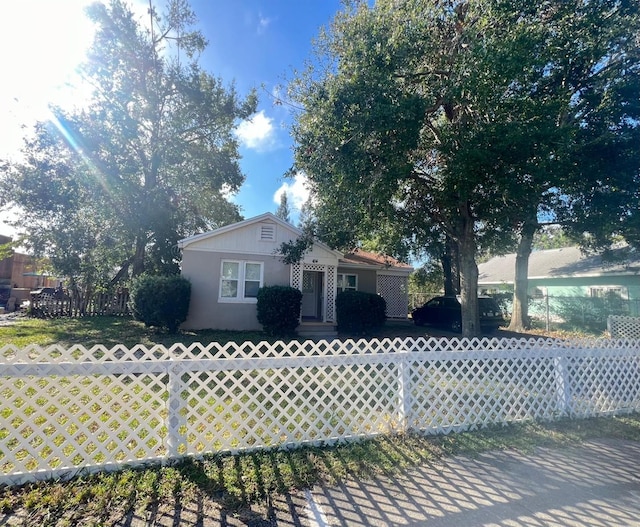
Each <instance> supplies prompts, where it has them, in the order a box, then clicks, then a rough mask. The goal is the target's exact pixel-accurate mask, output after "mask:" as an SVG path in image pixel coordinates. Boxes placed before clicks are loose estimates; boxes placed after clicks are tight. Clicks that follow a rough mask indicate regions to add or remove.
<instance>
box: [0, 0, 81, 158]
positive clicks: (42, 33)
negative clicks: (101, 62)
mask: <svg viewBox="0 0 640 527" xmlns="http://www.w3.org/2000/svg"><path fill="white" fill-rule="evenodd" d="M89 3H90V0H20V1H13V0H5V1H2V2H0V20H2V21H3V22H4V23H3V30H2V31H1V32H0V46H1V49H2V52H1V53H0V71H2V72H3V80H2V83H0V157H13V156H14V155H15V152H16V151H17V150H18V149H19V148H20V146H21V144H22V137H23V135H24V134H25V132H26V131H27V129H28V127H29V126H30V125H31V124H33V122H34V121H36V120H38V119H45V118H47V115H48V112H47V108H48V105H49V104H57V105H60V106H63V107H68V106H71V105H73V104H77V103H78V102H80V100H81V98H82V90H81V89H80V88H79V87H78V82H77V81H78V79H77V76H76V75H75V68H76V67H77V66H78V64H79V63H80V62H82V60H83V58H84V56H85V52H86V50H87V48H88V46H89V44H90V43H91V38H92V35H93V26H92V24H91V23H90V21H89V20H88V19H87V18H86V16H85V13H84V8H85V7H86V6H87V5H88V4H89Z"/></svg>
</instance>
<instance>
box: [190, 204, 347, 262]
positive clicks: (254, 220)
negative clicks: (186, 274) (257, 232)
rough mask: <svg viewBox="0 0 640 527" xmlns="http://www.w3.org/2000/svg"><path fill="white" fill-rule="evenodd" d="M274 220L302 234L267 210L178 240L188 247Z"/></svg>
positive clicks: (336, 252) (297, 235)
mask: <svg viewBox="0 0 640 527" xmlns="http://www.w3.org/2000/svg"><path fill="white" fill-rule="evenodd" d="M265 220H267V221H272V222H274V223H276V224H277V225H279V226H280V227H282V228H284V229H286V230H288V231H290V232H291V233H292V234H293V235H294V237H295V238H297V237H299V236H302V235H303V232H302V231H301V230H300V229H298V228H297V227H295V226H294V225H292V224H291V223H288V222H286V221H284V220H282V219H280V218H278V217H277V216H276V215H275V214H272V213H271V212H265V213H264V214H260V215H259V216H254V217H253V218H248V219H246V220H243V221H239V222H236V223H231V224H230V225H225V226H224V227H220V228H218V229H214V230H212V231H209V232H204V233H202V234H196V235H194V236H189V237H188V238H184V239H182V240H179V241H178V247H179V248H180V249H184V248H186V247H188V246H189V245H191V244H192V243H196V242H200V241H203V240H208V239H209V238H214V237H216V236H220V235H221V234H225V233H227V232H231V231H234V230H237V229H242V228H244V227H249V226H251V225H253V224H255V223H260V222H263V221H265ZM313 243H314V244H316V245H318V246H319V247H322V248H323V249H325V250H326V251H329V252H332V253H334V254H335V255H336V256H337V257H338V258H341V257H342V253H341V252H340V251H336V250H334V249H331V248H330V247H329V246H328V245H326V244H324V243H322V242H319V241H317V240H315V241H314V242H313Z"/></svg>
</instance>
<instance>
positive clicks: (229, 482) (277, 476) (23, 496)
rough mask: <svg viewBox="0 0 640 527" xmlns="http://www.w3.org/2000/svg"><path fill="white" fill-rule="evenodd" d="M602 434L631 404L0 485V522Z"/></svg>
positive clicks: (293, 485) (106, 520)
mask: <svg viewBox="0 0 640 527" xmlns="http://www.w3.org/2000/svg"><path fill="white" fill-rule="evenodd" d="M602 437H608V438H619V439H629V440H633V441H640V414H631V415H627V416H622V417H608V418H596V419H588V420H561V421H557V422H552V423H535V422H527V423H520V424H514V425H509V426H499V427H492V428H486V429H483V430H478V431H474V432H465V433H458V434H450V435H447V436H420V435H414V434H406V435H398V436H392V437H377V438H374V439H369V440H366V441H358V442H355V443H343V444H338V445H333V446H325V447H319V446H310V447H304V448H298V449H294V450H277V449H273V450H267V451H260V452H250V453H243V454H237V455H230V454H217V455H208V456H204V457H203V458H202V459H191V458H189V459H185V460H183V461H180V462H178V463H176V464H174V465H172V466H150V467H148V468H137V469H125V470H122V471H120V472H112V473H99V474H94V475H85V476H80V477H76V478H74V479H72V480H70V481H66V482H63V481H51V482H42V483H33V484H28V485H24V486H22V487H14V488H9V487H2V488H0V523H2V522H3V516H4V520H6V519H7V518H9V517H11V516H13V517H15V518H21V519H22V520H24V521H23V524H24V525H36V524H38V525H42V526H50V525H77V524H83V525H86V524H91V525H102V524H105V525H111V524H114V523H117V522H120V521H121V520H122V518H125V517H126V516H128V515H129V516H130V515H132V514H134V513H135V514H137V515H141V516H144V517H147V518H149V517H150V515H153V511H157V509H158V507H160V506H161V505H162V504H167V503H170V504H173V506H181V505H180V504H188V503H201V502H202V501H203V500H207V501H209V502H213V503H214V504H216V505H217V506H218V507H219V508H220V510H221V511H222V510H224V511H232V512H231V513H233V514H235V513H238V512H239V511H241V510H242V509H243V507H247V506H250V505H251V504H256V503H265V502H270V500H272V499H274V498H275V497H277V496H278V495H284V494H287V493H290V492H292V491H295V490H301V489H306V488H311V487H312V486H314V485H317V484H327V485H331V484H336V483H339V482H341V481H345V480H346V479H349V478H365V479H366V478H370V477H372V476H376V475H394V474H397V473H399V472H401V471H403V470H406V469H408V468H411V467H413V466H416V465H419V464H421V463H427V462H433V461H435V460H437V459H442V458H445V457H447V456H452V455H460V454H464V455H468V456H475V455H479V454H480V453H482V452H486V451H489V450H502V449H517V450H520V451H523V452H531V451H532V450H533V449H535V448H536V447H539V446H545V447H551V446H567V445H571V444H577V443H579V442H581V441H584V440H588V439H595V438H602ZM233 511H235V512H233ZM14 524H15V523H14Z"/></svg>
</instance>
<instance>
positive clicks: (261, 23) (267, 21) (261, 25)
mask: <svg viewBox="0 0 640 527" xmlns="http://www.w3.org/2000/svg"><path fill="white" fill-rule="evenodd" d="M271 22H272V19H271V18H267V17H265V16H262V15H260V16H259V17H258V35H263V34H264V33H265V31H266V30H267V28H268V27H269V26H270V25H271Z"/></svg>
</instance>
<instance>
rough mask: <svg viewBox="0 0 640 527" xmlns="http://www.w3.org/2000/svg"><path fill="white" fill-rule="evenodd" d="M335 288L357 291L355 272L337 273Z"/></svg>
mask: <svg viewBox="0 0 640 527" xmlns="http://www.w3.org/2000/svg"><path fill="white" fill-rule="evenodd" d="M337 289H338V291H357V290H358V275H357V274H339V275H338V285H337Z"/></svg>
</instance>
